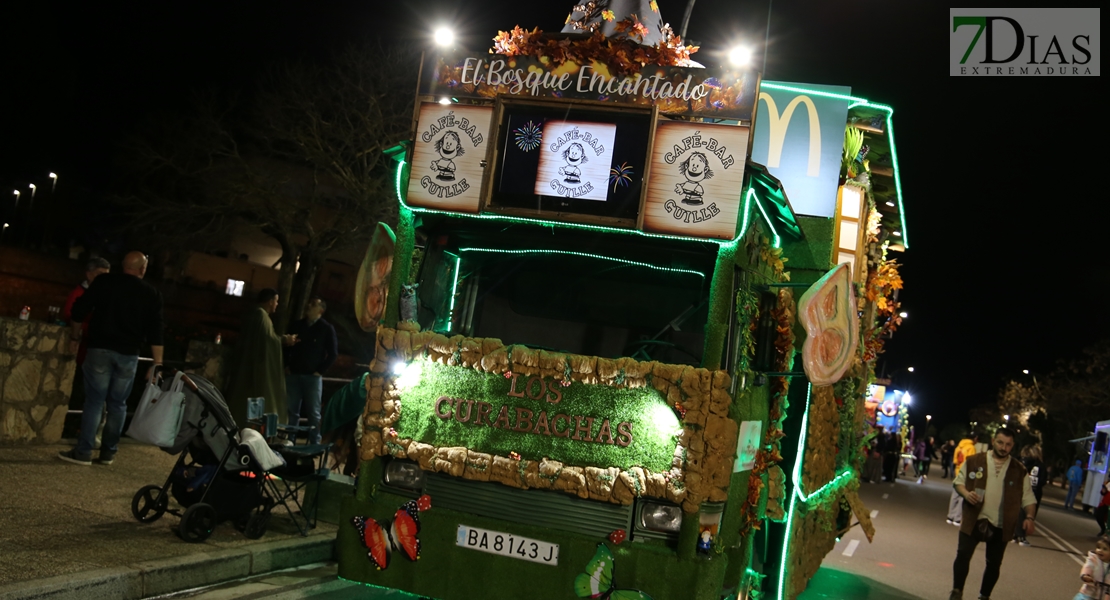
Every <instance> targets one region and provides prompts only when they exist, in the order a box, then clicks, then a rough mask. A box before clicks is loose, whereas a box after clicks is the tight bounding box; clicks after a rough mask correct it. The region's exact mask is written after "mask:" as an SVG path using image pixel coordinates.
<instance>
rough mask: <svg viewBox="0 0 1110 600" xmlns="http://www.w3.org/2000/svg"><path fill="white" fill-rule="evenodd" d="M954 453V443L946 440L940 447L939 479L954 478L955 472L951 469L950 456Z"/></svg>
mask: <svg viewBox="0 0 1110 600" xmlns="http://www.w3.org/2000/svg"><path fill="white" fill-rule="evenodd" d="M955 452H956V442H955V441H953V440H948V441H947V442H945V443H944V445H943V446H941V447H940V468H941V471H942V472H941V477H942V478H943V479H948V478H950V477H955V476H956V470H955V469H953V468H952V455H953V454H955Z"/></svg>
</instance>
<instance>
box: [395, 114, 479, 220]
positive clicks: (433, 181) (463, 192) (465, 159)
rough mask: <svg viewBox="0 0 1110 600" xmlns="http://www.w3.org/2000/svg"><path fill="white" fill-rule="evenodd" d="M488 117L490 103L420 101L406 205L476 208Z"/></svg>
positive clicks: (474, 210)
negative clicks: (480, 104) (468, 103)
mask: <svg viewBox="0 0 1110 600" xmlns="http://www.w3.org/2000/svg"><path fill="white" fill-rule="evenodd" d="M492 116H493V109H492V108H491V107H488V106H456V105H447V106H444V105H441V104H437V103H432V102H425V103H423V104H421V105H420V118H419V120H418V122H417V134H416V140H415V143H414V148H413V153H412V166H411V167H410V177H409V189H408V194H407V197H406V202H407V203H408V204H411V205H413V206H423V207H426V208H435V209H439V210H454V211H464V212H478V200H479V198H480V195H481V194H480V192H481V189H482V161H483V159H485V157H486V142H487V141H488V140H489V128H490V119H491V118H492Z"/></svg>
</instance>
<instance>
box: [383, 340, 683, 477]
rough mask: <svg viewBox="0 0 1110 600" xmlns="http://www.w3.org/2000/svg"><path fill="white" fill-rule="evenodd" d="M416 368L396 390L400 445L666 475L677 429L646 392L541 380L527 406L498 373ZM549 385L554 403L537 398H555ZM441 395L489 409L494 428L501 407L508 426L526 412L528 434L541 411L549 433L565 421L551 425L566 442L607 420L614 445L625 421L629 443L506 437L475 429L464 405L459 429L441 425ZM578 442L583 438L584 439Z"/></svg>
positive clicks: (452, 423) (507, 433)
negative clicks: (578, 429)
mask: <svg viewBox="0 0 1110 600" xmlns="http://www.w3.org/2000/svg"><path fill="white" fill-rule="evenodd" d="M422 366H423V372H422V374H421V375H420V376H419V381H418V382H414V383H413V384H411V385H409V386H406V387H405V388H404V389H402V390H401V418H400V419H399V420H398V422H397V424H396V425H395V426H394V428H395V429H396V430H397V434H398V435H399V436H400V437H402V438H411V439H414V440H416V441H419V442H423V443H426V444H432V445H435V446H438V447H466V448H469V449H471V450H474V451H475V452H484V453H489V454H493V455H498V456H508V455H509V453H510V452H516V453H518V454H520V456H521V458H525V459H528V460H536V461H538V460H540V459H542V458H549V459H551V460H557V461H560V462H563V463H565V464H568V465H574V466H583V467H585V466H591V467H601V468H607V467H619V468H621V469H629V468H631V467H645V468H648V469H651V470H652V471H655V472H657V473H662V472H666V471H669V470H670V468H671V461H672V459H673V457H674V451H675V446H676V444H677V434H678V433H680V432H681V428H682V425H681V423H680V422H679V419H678V416H677V415H676V414H675V413H674V411H673V410H672V409H671V408H670V407H668V406H667V403H666V400H665V398H664V397H663V396H662V394H660V393H659V392H657V391H656V390H655V389H654V388H638V389H623V388H612V387H607V386H601V385H586V384H583V383H573V384H571V385H570V386H569V387H562V386H561V385H560V384H559V382H557V381H554V380H552V379H551V378H548V379H546V382H547V389H546V390H545V391H544V393H543V395H541V394H540V393H539V389H540V383H539V381H536V382H533V384H532V390H531V391H532V395H533V396H537V397H538V398H539V399H536V400H533V399H531V398H529V397H528V396H527V395H526V396H525V397H523V398H516V397H510V396H509V395H508V392H509V391H510V386H511V380H510V379H507V378H505V377H504V376H502V375H499V374H492V373H484V372H481V371H478V370H475V369H470V368H464V367H451V366H446V365H440V364H437V363H431V362H423V364H422ZM413 379H415V378H413ZM528 380H529V378H528V377H525V376H523V375H521V376H520V377H519V378H518V380H517V387H516V389H517V391H518V392H521V391H525V388H526V387H527V383H528ZM552 386H553V387H554V388H555V389H557V390H558V392H559V394H561V395H562V398H561V400H560V401H559V402H558V403H557V404H555V403H551V402H549V401H547V400H546V399H545V398H546V397H551V398H554V397H555V393H554V392H553V391H552V389H551V387H552ZM442 396H447V397H450V398H461V399H465V400H474V401H484V402H488V403H490V404H491V405H492V406H491V410H490V411H489V413H488V416H486V418H485V421H486V422H495V421H496V419H497V417H498V413H499V411H500V410H501V407H502V406H506V407H508V409H507V415H508V423H509V425H510V426H517V425H518V424H517V413H516V408H518V407H519V408H523V409H528V410H530V411H532V417H531V419H530V420H531V424H532V427H531V428H530V429H531V430H535V429H536V428H537V426H538V425H539V421H540V413H541V411H542V412H544V413H546V418H547V420H548V423H549V426H550V427H552V431H554V426H555V423H554V419H555V415H556V414H563V415H568V416H569V417H571V418H570V420H569V421H568V420H560V423H559V430H561V431H565V430H567V428H568V424H569V427H570V432H571V435H574V426H575V424H576V423H581V424H582V426H583V427H585V425H586V424H587V421H586V417H593V418H594V419H595V420H594V422H593V424H592V428H591V437H593V438H594V439H597V438H599V437H602V435H601V427H602V422H603V420H604V419H608V420H609V427H610V431H611V433H612V437H613V439H614V441H617V440H619V438H620V433H619V431H618V427H619V424H620V423H621V422H627V423H629V424H630V429H631V433H632V443H631V444H629V445H628V446H627V447H624V446H621V445H619V443H612V444H610V443H596V442H586V441H585V440H584V439H582V440H574V439H570V438H566V437H556V436H554V435H551V436H548V435H541V434H534V433H530V432H518V431H511V430H508V429H507V428H506V427H504V426H502V427H497V428H495V427H491V426H489V425H486V424H483V425H475V424H474V423H473V421H474V420H475V416H476V415H477V411H478V404H477V402H475V403H474V404H473V405H470V407H469V412H470V415H469V416H468V415H467V412H468V409H467V408H466V406H467V404H466V403H464V405H463V406H464V408H463V411H462V412H463V416H464V417H466V418H467V420H468V421H469V422H468V423H460V422H458V421H457V420H456V419H450V420H444V419H442V418H440V417H438V416H436V414H435V407H436V402H437V400H438V399H439V398H440V397H442ZM449 409H450V404H447V403H443V404H441V411H442V412H444V413H446V412H447V411H448V410H449ZM578 416H581V417H583V419H582V420H581V421H576V420H575V419H574V417H578ZM580 437H582V438H584V437H585V434H581V435H580ZM603 439H604V440H606V441H607V440H608V438H603Z"/></svg>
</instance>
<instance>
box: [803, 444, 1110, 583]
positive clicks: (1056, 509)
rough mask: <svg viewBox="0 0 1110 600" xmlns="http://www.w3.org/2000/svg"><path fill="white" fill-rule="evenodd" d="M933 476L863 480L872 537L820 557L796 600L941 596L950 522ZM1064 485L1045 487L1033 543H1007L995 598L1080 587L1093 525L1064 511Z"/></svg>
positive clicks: (943, 483) (977, 568)
mask: <svg viewBox="0 0 1110 600" xmlns="http://www.w3.org/2000/svg"><path fill="white" fill-rule="evenodd" d="M939 476H940V470H939V469H938V468H937V467H936V466H935V463H934V468H933V471H932V477H930V478H929V480H928V481H927V482H926V483H924V484H922V485H917V484H916V483H915V480H913V479H900V480H899V481H898V482H897V483H894V484H891V483H882V484H866V483H865V484H863V485H862V488H861V490H860V496H861V497H862V498H863V500H864V502H865V503H866V504H867V507H868V508H870V509H871V511H872V513H871V514H872V519H873V520H874V522H875V529H876V535H875V541H874V543H872V544H868V543H867V538H866V537H864V535H863V533H862V532H861V531H860V530H859V528H855V529H853V530H852V531H850V532H849V533H848V534H846V535H845V536H844V537H843V538H842V539H841V540H840V542H838V543H837V545H836V547H835V548H834V549H833V551H832V552H830V553H829V555H828V556H827V557H825V561H824V563H822V566H821V569H820V571H818V573H817V575H816V576H815V577H814V578H813V580H812V581H811V582H810V587H809V589H807V590H806V592H805V593H803V594H802V595H801V596H800V600H818V599H823V598H836V599H845V600H914V599H921V600H934V599H935V600H947V598H948V593H949V592H950V591H951V587H952V560H953V559H954V558H955V556H956V539H957V533H958V530H957V528H956V527H953V526H951V525H948V524H947V523H945V515H946V514H947V511H948V498H949V494H951V489H952V488H951V481H950V480H942V479H940V477H939ZM1064 496H1065V494H1064V490H1063V489H1061V488H1058V487H1050V488H1046V489H1045V493H1044V500H1043V502H1042V504H1041V511H1040V514H1039V516H1038V518H1037V525H1038V531H1037V533H1036V534H1034V535H1033V536H1030V538H1029V541H1030V542H1031V543H1032V546H1028V547H1022V546H1018V545H1017V544H1009V545H1008V546H1007V548H1006V556H1005V559H1004V560H1003V562H1002V576H1001V578H1000V579H999V582H998V585H997V586H995V589H994V593H993V594H992V595H991V597H992V598H993V599H994V600H1008V599H1013V600H1052V599H1056V598H1060V599H1062V600H1068V599H1070V598H1072V597H1073V596H1075V593H1076V592H1077V591H1079V568H1080V567H1081V566H1082V564H1083V560H1084V558H1085V557H1086V555H1087V552H1088V551H1089V550H1093V549H1094V539H1095V537H1096V535H1095V534H1096V533H1097V532H1098V525H1097V524H1096V523H1095V521H1094V518H1093V517H1092V516H1091V515H1090V514H1089V513H1083V512H1079V511H1065V510H1064ZM982 573H983V545H982V544H980V545H979V548H978V549H977V550H976V553H975V557H974V558H973V559H972V562H971V574H970V575H969V576H968V580H967V585H966V586H965V591H966V593H965V594H964V598H966V599H969V600H974V599H975V598H977V597H978V591H979V583H980V580H981V578H982Z"/></svg>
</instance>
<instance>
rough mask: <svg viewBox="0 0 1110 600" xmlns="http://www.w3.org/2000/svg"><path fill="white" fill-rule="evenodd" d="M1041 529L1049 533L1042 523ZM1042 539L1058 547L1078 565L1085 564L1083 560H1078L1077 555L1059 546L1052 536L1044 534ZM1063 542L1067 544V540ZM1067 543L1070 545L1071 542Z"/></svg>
mask: <svg viewBox="0 0 1110 600" xmlns="http://www.w3.org/2000/svg"><path fill="white" fill-rule="evenodd" d="M1041 529H1044V531H1045V533H1049V531H1048V530H1047V529H1045V527H1044V526H1043V525H1042V526H1041ZM1044 539H1046V540H1048V541H1050V542H1052V545H1053V546H1056V547H1057V548H1059V549H1060V551H1061V552H1063V553H1064V555H1066V556H1067V557H1068V558H1070V559H1072V560H1074V561H1075V562H1076V563H1077V564H1078V565H1079V566H1081V567H1082V566H1084V565H1085V564H1086V563H1085V562H1084V561H1082V560H1080V559H1079V557H1078V556H1076V555H1074V554H1072V553H1071V552H1069V551H1068V549H1067V548H1065V547H1063V546H1061V545H1060V543H1059V542H1057V541H1056V540H1055V539H1054V538H1053V537H1052V536H1048V535H1046V536H1044ZM1061 541H1064V540H1061ZM1064 543H1065V544H1067V541H1064ZM1068 545H1069V546H1070V545H1071V544H1068Z"/></svg>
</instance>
